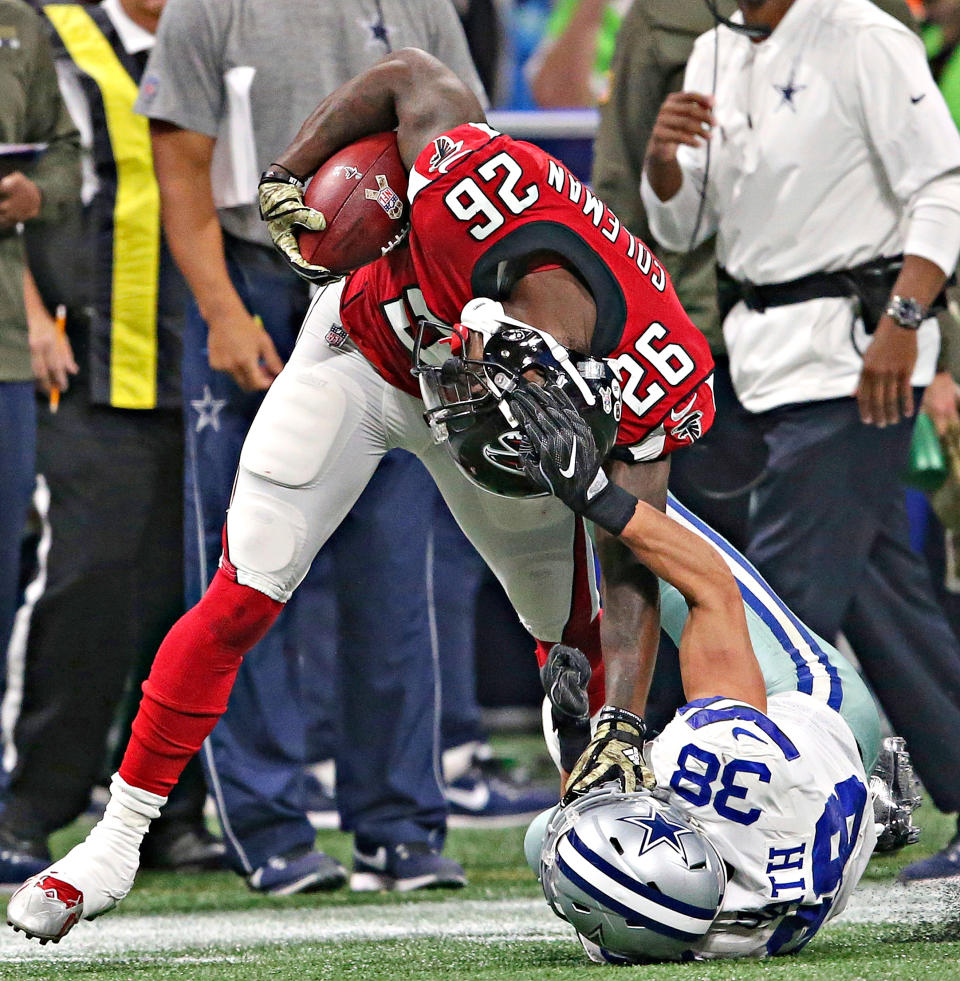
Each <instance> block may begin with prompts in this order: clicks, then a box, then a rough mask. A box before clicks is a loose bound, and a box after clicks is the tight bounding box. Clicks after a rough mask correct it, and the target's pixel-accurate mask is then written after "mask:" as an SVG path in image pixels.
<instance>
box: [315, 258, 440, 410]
mask: <svg viewBox="0 0 960 981" xmlns="http://www.w3.org/2000/svg"><path fill="white" fill-rule="evenodd" d="M421 317H426V318H427V319H428V320H432V321H437V320H439V318H438V317H437V316H435V315H434V314H432V313H431V312H430V311H429V310H428V309H427V305H426V303H425V302H424V299H423V293H422V292H421V290H420V287H419V286H418V285H417V277H416V273H415V272H414V269H413V258H412V256H411V255H410V249H408V248H407V247H406V246H405V245H403V246H400V247H399V248H396V249H394V250H393V251H392V252H388V253H387V254H386V255H385V256H384V257H383V258H382V259H377V260H376V261H375V262H371V263H370V264H369V265H366V266H362V267H361V268H360V269H358V270H357V271H356V272H353V273H351V274H350V275H349V276H348V277H347V281H346V283H345V284H344V288H343V294H342V295H341V298H340V320H341V322H342V324H343V328H344V330H345V331H346V332H347V333H348V334H349V335H350V339H351V340H352V341H353V342H354V344H356V345H357V347H358V348H360V352H361V354H363V356H364V357H365V358H366V359H367V360H368V361H369V362H370V363H371V364H372V365H373V366H374V368H376V369H377V372H378V373H379V374H380V375H381V376H382V377H383V378H385V379H386V380H387V381H388V382H390V384H391V385H394V386H396V387H397V388H399V389H400V390H401V391H404V392H407V393H408V394H409V395H414V396H416V397H417V398H420V385H419V383H418V382H417V379H416V378H415V377H414V376H413V375H412V374H411V372H410V369H411V368H412V367H413V341H414V338H415V337H416V333H417V322H418V321H419V320H420V318H421ZM442 336H444V335H441V334H439V333H436V332H431V333H430V335H429V336H426V337H425V338H424V344H423V346H422V348H421V355H422V357H423V359H424V360H425V361H428V362H431V363H433V364H442V363H443V362H444V361H445V360H446V359H447V358H449V357H450V348H449V347H446V346H442V345H441V346H438V345H437V342H438V341H439V340H440V339H441V337H442ZM327 340H328V341H329V342H330V343H331V344H333V345H334V346H336V341H337V338H336V337H335V336H332V337H331V336H328V338H327Z"/></svg>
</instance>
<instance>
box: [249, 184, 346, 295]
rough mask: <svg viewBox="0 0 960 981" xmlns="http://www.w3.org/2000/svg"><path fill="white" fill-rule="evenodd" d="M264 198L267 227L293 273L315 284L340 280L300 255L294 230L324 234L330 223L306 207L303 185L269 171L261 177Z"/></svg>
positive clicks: (260, 191) (262, 214)
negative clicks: (301, 229)
mask: <svg viewBox="0 0 960 981" xmlns="http://www.w3.org/2000/svg"><path fill="white" fill-rule="evenodd" d="M257 194H258V196H259V198H260V217H261V218H262V219H263V220H264V221H265V222H266V223H267V230H268V231H269V232H270V238H271V239H273V244H274V245H275V246H276V247H277V248H278V249H279V250H280V252H281V253H282V254H283V256H284V258H285V259H286V260H287V262H289V263H290V265H291V266H292V267H293V271H294V272H295V273H297V275H299V276H302V277H303V278H304V279H308V280H310V282H313V283H318V282H319V283H325V282H330V281H332V280H334V279H336V278H337V277H336V276H335V275H334V274H333V273H331V272H330V270H329V269H324V268H323V266H313V265H311V264H310V263H309V262H307V260H306V259H304V257H303V256H302V255H301V253H300V246H299V245H298V244H297V237H296V235H294V234H293V229H294V228H303V229H306V230H307V231H308V232H322V231H323V230H324V229H325V228H326V227H327V220H326V218H324V217H323V215H322V214H321V212H319V211H315V210H314V209H313V208H308V207H307V206H306V205H305V204H304V203H303V181H301V180H299V179H298V178H296V177H294V176H293V175H289V176H288V175H284V174H281V173H277V172H276V171H270V170H268V171H266V172H265V173H264V174H262V175H261V177H260V185H259V187H258V188H257Z"/></svg>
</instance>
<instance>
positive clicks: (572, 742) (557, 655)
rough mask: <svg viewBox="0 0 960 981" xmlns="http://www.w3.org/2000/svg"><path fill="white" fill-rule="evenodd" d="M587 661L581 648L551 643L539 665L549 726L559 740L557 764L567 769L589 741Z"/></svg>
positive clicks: (569, 769)
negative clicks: (548, 713)
mask: <svg viewBox="0 0 960 981" xmlns="http://www.w3.org/2000/svg"><path fill="white" fill-rule="evenodd" d="M591 673H592V672H591V669H590V662H589V661H588V660H587V658H586V655H585V654H584V653H583V651H580V650H578V649H577V648H576V647H569V646H567V645H565V644H554V645H553V647H551V648H550V653H549V654H548V655H547V660H546V662H545V663H544V665H543V667H542V668H541V669H540V683H541V684H542V685H543V690H544V693H545V694H546V696H547V700H548V701H549V703H550V717H551V724H552V725H553V730H554V732H555V733H556V734H557V742H558V743H559V744H560V766H561V768H562V769H563V771H564V772H565V773H569V772H570V771H571V770H572V769H573V768H574V766H575V765H576V762H577V760H578V759H580V757H581V756H582V755H583V751H584V750H585V749H586V748H587V745H588V744H589V742H590V696H589V695H588V694H587V684H588V683H589V681H590V675H591Z"/></svg>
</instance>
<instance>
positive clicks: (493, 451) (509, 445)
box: [483, 432, 523, 474]
mask: <svg viewBox="0 0 960 981" xmlns="http://www.w3.org/2000/svg"><path fill="white" fill-rule="evenodd" d="M498 444H499V445H498ZM522 444H523V436H522V435H521V434H520V433H518V432H510V433H501V434H500V435H499V436H498V437H497V442H496V443H487V444H486V446H484V448H483V456H484V459H485V460H486V461H487V462H488V463H492V464H493V465H494V466H495V467H498V468H499V469H500V470H506V471H507V473H519V474H522V473H523V462H522V461H521V459H520V447H521V445H522Z"/></svg>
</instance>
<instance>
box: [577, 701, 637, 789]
mask: <svg viewBox="0 0 960 981" xmlns="http://www.w3.org/2000/svg"><path fill="white" fill-rule="evenodd" d="M646 733H647V727H646V725H645V724H644V721H643V719H641V718H640V716H639V715H634V714H633V712H628V711H627V710H626V709H622V708H617V707H616V706H613V705H605V706H604V707H603V708H602V709H601V710H600V718H599V720H598V722H597V731H596V733H594V736H593V739H592V740H591V741H590V745H589V746H587V748H586V749H585V750H584V751H583V755H582V756H581V757H580V759H579V760H578V761H577V765H576V766H575V767H574V768H573V772H572V773H571V774H570V779H569V780H568V781H567V789H566V793H565V794H564V795H563V800H562V801H561V803H562V804H569V803H571V801H574V800H576V799H577V798H578V797H582V796H583V795H584V794H585V793H587V792H588V791H590V790H593V789H594V788H595V787H599V786H600V785H601V784H604V783H607V782H608V781H610V780H616V781H618V783H619V784H620V789H621V790H622V791H623V792H624V793H628V794H630V793H633V792H634V791H636V790H642V789H644V788H646V789H647V790H652V789H653V787H655V786H656V778H655V777H654V775H653V771H652V770H650V769H649V768H648V767H647V766H646V765H645V764H644V762H643V741H644V738H645V736H646Z"/></svg>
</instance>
